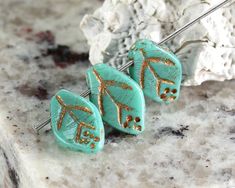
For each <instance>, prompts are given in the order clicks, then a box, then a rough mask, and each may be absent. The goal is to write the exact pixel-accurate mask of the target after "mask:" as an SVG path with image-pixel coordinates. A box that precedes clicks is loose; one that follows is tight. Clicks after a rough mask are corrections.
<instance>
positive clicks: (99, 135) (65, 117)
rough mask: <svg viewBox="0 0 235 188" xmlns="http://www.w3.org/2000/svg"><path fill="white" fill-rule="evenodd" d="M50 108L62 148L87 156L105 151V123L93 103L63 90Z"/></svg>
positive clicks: (56, 135) (57, 138)
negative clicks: (83, 153) (86, 154)
mask: <svg viewBox="0 0 235 188" xmlns="http://www.w3.org/2000/svg"><path fill="white" fill-rule="evenodd" d="M50 106H51V107H50V111H51V126H52V131H53V133H54V135H55V137H56V140H57V141H58V143H59V144H60V145H61V146H63V147H66V148H69V149H72V150H76V151H82V152H85V153H96V152H98V151H100V150H101V149H102V148H103V146H104V126H103V122H102V119H101V116H100V114H99V111H98V109H97V108H96V107H95V105H93V104H92V103H91V102H90V101H88V100H86V99H85V98H83V97H81V96H79V95H76V94H74V93H71V92H69V91H67V90H60V91H59V92H58V93H56V95H55V96H54V97H53V98H52V99H51V103H50Z"/></svg>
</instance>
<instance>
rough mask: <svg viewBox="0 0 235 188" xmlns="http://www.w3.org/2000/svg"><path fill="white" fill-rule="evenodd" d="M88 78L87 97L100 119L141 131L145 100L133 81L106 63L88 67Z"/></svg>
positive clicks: (128, 130) (111, 124)
mask: <svg viewBox="0 0 235 188" xmlns="http://www.w3.org/2000/svg"><path fill="white" fill-rule="evenodd" d="M87 82H88V86H89V87H90V90H91V94H90V101H91V102H92V103H93V104H95V105H96V106H97V108H98V109H99V111H100V114H101V117H102V119H103V121H105V122H106V123H108V124H109V125H110V126H112V127H114V128H116V129H118V130H120V131H122V132H125V133H129V134H133V135H137V134H140V133H142V132H143V131H144V128H145V127H144V112H145V101H144V96H143V92H142V90H141V89H140V87H139V85H138V84H136V82H135V81H133V80H132V79H131V78H130V77H128V76H127V75H125V74H124V73H122V72H120V71H117V70H116V69H114V68H112V67H110V66H108V65H106V64H97V65H95V66H93V67H92V68H90V69H89V70H88V71H87Z"/></svg>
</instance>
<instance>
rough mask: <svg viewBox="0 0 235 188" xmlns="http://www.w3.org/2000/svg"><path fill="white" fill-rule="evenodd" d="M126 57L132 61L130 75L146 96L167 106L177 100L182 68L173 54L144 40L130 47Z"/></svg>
mask: <svg viewBox="0 0 235 188" xmlns="http://www.w3.org/2000/svg"><path fill="white" fill-rule="evenodd" d="M128 57H129V59H130V60H133V61H134V65H133V66H131V67H130V75H131V77H132V78H133V79H134V80H135V81H136V82H137V83H138V84H139V85H140V87H141V89H143V92H144V94H145V95H146V96H148V97H150V98H151V99H153V100H155V101H157V102H160V103H162V102H165V103H167V104H168V103H170V102H173V101H175V100H177V99H178V97H179V93H180V85H181V79H182V67H181V63H180V61H179V60H178V58H177V57H176V56H175V55H174V54H173V53H171V52H169V51H168V50H166V49H163V48H161V47H160V46H158V45H157V44H156V43H155V42H153V41H150V40H146V39H144V40H138V41H137V42H136V43H135V44H134V45H133V46H132V48H131V50H130V51H129V54H128Z"/></svg>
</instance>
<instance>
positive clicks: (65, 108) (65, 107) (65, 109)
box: [56, 95, 95, 143]
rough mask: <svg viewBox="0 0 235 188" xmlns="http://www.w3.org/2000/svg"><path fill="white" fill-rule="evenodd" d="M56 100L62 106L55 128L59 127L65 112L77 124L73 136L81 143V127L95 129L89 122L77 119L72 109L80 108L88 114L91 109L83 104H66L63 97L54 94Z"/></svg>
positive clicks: (90, 112)
mask: <svg viewBox="0 0 235 188" xmlns="http://www.w3.org/2000/svg"><path fill="white" fill-rule="evenodd" d="M56 100H57V101H58V103H59V104H60V106H61V108H62V109H61V112H60V116H59V120H58V122H57V129H58V130H60V129H61V127H62V124H63V120H64V117H65V115H66V114H68V115H69V116H70V117H71V118H72V119H73V121H74V122H75V123H76V124H77V125H78V126H77V130H76V131H77V132H76V136H75V141H76V142H80V143H81V142H82V140H81V139H80V138H81V132H82V128H83V127H85V128H87V129H91V130H95V127H94V126H93V125H91V124H88V123H85V122H81V121H79V119H78V117H77V116H76V115H75V114H74V112H73V110H80V111H83V112H86V113H88V114H92V111H91V110H90V109H89V108H87V107H84V106H76V105H66V104H65V103H64V101H63V99H62V98H61V97H60V96H59V95H56Z"/></svg>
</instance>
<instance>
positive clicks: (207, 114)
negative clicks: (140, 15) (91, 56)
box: [0, 0, 235, 188]
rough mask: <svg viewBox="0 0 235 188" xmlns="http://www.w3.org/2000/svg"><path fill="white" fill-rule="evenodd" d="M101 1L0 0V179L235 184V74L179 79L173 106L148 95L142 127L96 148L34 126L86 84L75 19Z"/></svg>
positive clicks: (19, 183) (69, 185) (33, 183)
mask: <svg viewBox="0 0 235 188" xmlns="http://www.w3.org/2000/svg"><path fill="white" fill-rule="evenodd" d="M32 2H33V3H32ZM101 3H102V2H101V1H98V0H97V1H95V0H93V1H92V3H90V1H86V0H69V1H68V0H57V1H54V0H41V1H31V0H23V1H18V0H11V1H8V0H3V1H1V2H0V91H1V94H0V110H1V111H0V168H1V170H0V187H3V188H9V187H10V188H11V187H15V188H28V187H30V188H32V187H33V188H37V187H38V188H42V187H51V188H55V187H60V188H74V187H76V188H77V187H79V188H80V187H86V188H87V187H115V188H116V187H117V188H119V187H135V188H136V187H142V188H145V187H147V188H150V187H154V188H156V187H167V188H169V187H172V188H182V187H218V188H222V187H229V188H233V187H235V92H234V88H235V82H234V81H226V82H207V83H204V84H203V85H201V86H197V87H183V88H182V93H181V97H180V99H179V101H178V102H176V103H174V104H172V105H159V104H156V103H154V102H152V101H150V100H146V103H147V104H146V106H147V110H146V131H145V132H144V133H143V134H142V135H139V136H136V137H135V136H130V135H125V134H120V133H118V132H117V131H114V130H112V131H111V132H110V133H109V134H107V138H106V143H105V147H104V150H103V151H102V152H100V153H98V154H94V155H87V154H83V153H77V152H73V151H69V150H66V149H63V148H61V147H60V146H58V145H57V143H56V141H55V139H54V137H53V134H52V132H51V131H50V127H49V126H48V127H46V128H45V129H44V130H42V131H41V132H40V135H37V134H35V133H34V131H33V129H32V126H33V125H35V123H39V122H41V121H42V120H44V119H46V118H48V116H49V112H48V109H49V99H50V98H51V96H53V94H54V93H55V92H56V91H57V90H58V89H59V88H61V87H64V88H67V89H70V90H72V91H73V92H76V93H81V92H82V91H84V90H85V89H86V82H85V70H86V69H87V68H88V67H89V66H90V65H89V62H88V53H87V52H88V46H87V45H86V41H85V39H84V37H82V33H81V31H80V30H79V22H80V20H81V18H82V16H83V15H84V14H85V13H88V12H92V11H93V10H94V9H95V8H97V7H98V6H100V5H101Z"/></svg>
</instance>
